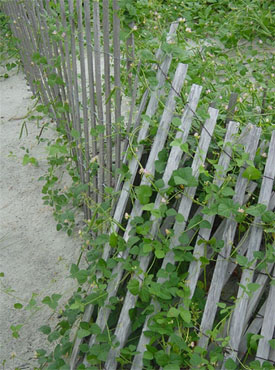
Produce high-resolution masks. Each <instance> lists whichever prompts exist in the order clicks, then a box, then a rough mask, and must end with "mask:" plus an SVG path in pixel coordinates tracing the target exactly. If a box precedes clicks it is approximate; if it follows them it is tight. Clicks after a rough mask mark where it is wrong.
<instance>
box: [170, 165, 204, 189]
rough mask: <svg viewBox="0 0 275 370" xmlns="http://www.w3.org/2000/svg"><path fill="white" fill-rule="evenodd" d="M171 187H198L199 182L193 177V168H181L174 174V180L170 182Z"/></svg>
mask: <svg viewBox="0 0 275 370" xmlns="http://www.w3.org/2000/svg"><path fill="white" fill-rule="evenodd" d="M169 185H170V186H174V185H184V186H190V187H192V186H197V185H198V181H197V179H196V178H195V177H194V176H193V175H192V168H190V167H185V168H179V169H178V170H175V171H174V172H173V175H172V178H171V179H170V181H169Z"/></svg>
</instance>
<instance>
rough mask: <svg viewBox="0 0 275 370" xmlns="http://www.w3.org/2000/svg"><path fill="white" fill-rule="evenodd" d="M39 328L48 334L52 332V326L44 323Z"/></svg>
mask: <svg viewBox="0 0 275 370" xmlns="http://www.w3.org/2000/svg"><path fill="white" fill-rule="evenodd" d="M38 330H39V331H41V333H43V334H46V335H49V334H50V332H51V328H50V327H49V326H48V325H43V326H41V327H40V328H39V329H38Z"/></svg>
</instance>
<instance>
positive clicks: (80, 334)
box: [77, 329, 91, 339]
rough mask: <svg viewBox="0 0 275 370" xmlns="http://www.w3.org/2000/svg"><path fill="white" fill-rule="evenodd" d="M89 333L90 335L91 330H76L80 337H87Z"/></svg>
mask: <svg viewBox="0 0 275 370" xmlns="http://www.w3.org/2000/svg"><path fill="white" fill-rule="evenodd" d="M89 335H91V332H90V330H87V329H79V330H78V332H77V337H78V338H80V339H82V338H85V337H88V336H89Z"/></svg>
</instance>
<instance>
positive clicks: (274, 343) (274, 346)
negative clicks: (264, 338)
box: [268, 339, 275, 349]
mask: <svg viewBox="0 0 275 370" xmlns="http://www.w3.org/2000/svg"><path fill="white" fill-rule="evenodd" d="M268 343H269V345H270V347H271V348H272V349H275V339H270V340H269V341H268Z"/></svg>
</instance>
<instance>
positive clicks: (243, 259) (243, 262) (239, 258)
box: [236, 254, 248, 266]
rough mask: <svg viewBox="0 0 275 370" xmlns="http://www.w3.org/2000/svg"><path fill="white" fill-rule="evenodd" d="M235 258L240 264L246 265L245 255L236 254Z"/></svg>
mask: <svg viewBox="0 0 275 370" xmlns="http://www.w3.org/2000/svg"><path fill="white" fill-rule="evenodd" d="M236 260H237V262H238V264H239V265H240V266H246V265H247V264H248V259H247V258H246V257H245V256H241V255H239V254H238V255H237V257H236Z"/></svg>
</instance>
